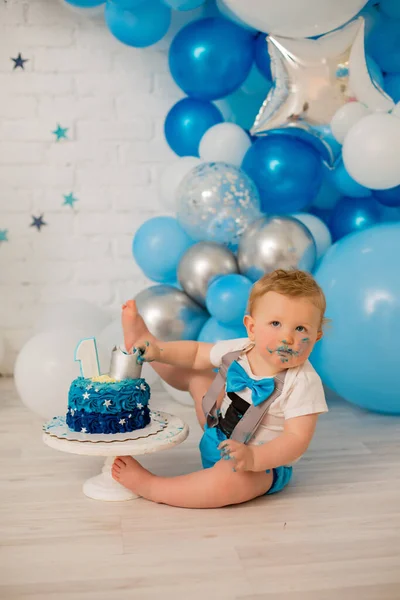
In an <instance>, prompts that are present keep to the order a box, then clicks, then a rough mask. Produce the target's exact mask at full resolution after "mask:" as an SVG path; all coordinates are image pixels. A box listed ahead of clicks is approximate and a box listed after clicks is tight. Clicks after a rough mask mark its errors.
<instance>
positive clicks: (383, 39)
mask: <svg viewBox="0 0 400 600" xmlns="http://www.w3.org/2000/svg"><path fill="white" fill-rule="evenodd" d="M399 39H400V19H399V20H397V19H388V18H385V17H382V18H381V19H380V21H379V22H378V24H377V26H376V27H374V28H373V30H372V32H371V34H370V35H369V37H368V40H367V45H366V47H367V52H368V54H369V55H370V56H371V57H372V58H373V59H374V60H375V61H376V62H377V63H378V65H379V66H380V68H381V69H382V71H385V72H387V73H400V43H399Z"/></svg>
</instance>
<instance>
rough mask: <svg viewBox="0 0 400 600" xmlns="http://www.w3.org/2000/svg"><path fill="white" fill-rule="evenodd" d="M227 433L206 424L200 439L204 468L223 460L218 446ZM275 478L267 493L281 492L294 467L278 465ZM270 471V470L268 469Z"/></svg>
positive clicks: (274, 472)
mask: <svg viewBox="0 0 400 600" xmlns="http://www.w3.org/2000/svg"><path fill="white" fill-rule="evenodd" d="M226 439H227V437H226V435H225V434H224V433H223V432H222V431H221V429H219V428H218V427H211V428H210V427H207V425H206V426H205V429H204V434H203V437H202V438H201V440H200V446H199V448H200V454H201V462H202V463H203V468H204V469H209V468H210V467H213V466H214V465H215V463H217V462H218V461H220V460H221V451H220V450H218V446H219V445H220V443H221V442H223V441H224V440H226ZM272 471H273V476H274V477H273V480H272V485H271V487H270V488H269V490H268V492H266V495H267V494H275V493H276V492H280V491H281V490H283V488H284V487H285V486H286V485H287V484H288V483H289V481H290V479H291V477H292V472H293V469H292V467H277V468H276V469H273V470H272ZM267 473H269V470H268V471H267Z"/></svg>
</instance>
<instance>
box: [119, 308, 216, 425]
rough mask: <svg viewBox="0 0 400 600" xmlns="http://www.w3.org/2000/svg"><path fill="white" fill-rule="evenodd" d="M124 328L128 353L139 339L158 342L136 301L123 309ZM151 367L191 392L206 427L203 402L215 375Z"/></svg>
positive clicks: (157, 365)
mask: <svg viewBox="0 0 400 600" xmlns="http://www.w3.org/2000/svg"><path fill="white" fill-rule="evenodd" d="M122 328H123V331H124V341H125V348H126V350H127V351H130V350H131V348H132V346H134V344H135V340H137V339H139V338H143V337H145V336H147V337H148V338H149V341H156V338H155V337H154V336H153V335H152V334H151V333H150V332H149V330H148V329H147V327H146V324H145V322H144V321H143V319H142V317H141V316H140V315H139V313H138V311H137V308H136V302H135V301H134V300H129V301H128V302H126V304H124V306H123V307H122ZM151 366H152V368H153V369H154V370H155V372H156V373H157V374H158V375H159V376H160V377H161V379H163V380H164V381H165V382H166V383H168V384H169V385H171V386H172V387H174V388H176V389H177V390H181V391H183V392H186V391H188V392H190V394H191V396H192V398H193V400H194V405H195V409H196V415H197V418H198V420H199V423H200V425H201V427H204V421H205V418H204V415H203V409H202V406H201V401H202V398H203V396H204V394H205V393H206V391H207V390H208V388H209V387H210V384H211V382H212V381H213V379H214V377H215V373H214V372H213V371H212V370H209V371H194V370H192V369H181V368H180V367H175V366H173V365H165V364H163V363H158V362H153V363H151Z"/></svg>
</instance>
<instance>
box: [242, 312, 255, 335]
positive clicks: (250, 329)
mask: <svg viewBox="0 0 400 600" xmlns="http://www.w3.org/2000/svg"><path fill="white" fill-rule="evenodd" d="M243 324H244V326H245V327H246V329H247V336H248V338H249V339H250V340H251V341H254V319H253V317H251V316H250V315H245V316H244V319H243Z"/></svg>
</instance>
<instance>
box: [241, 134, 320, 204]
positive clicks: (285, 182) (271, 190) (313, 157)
mask: <svg viewBox="0 0 400 600" xmlns="http://www.w3.org/2000/svg"><path fill="white" fill-rule="evenodd" d="M242 168H243V170H244V171H246V173H248V175H249V176H250V177H251V178H252V179H253V181H254V183H255V184H256V186H257V187H258V191H259V193H260V198H261V208H262V210H263V211H264V212H266V213H280V214H282V213H292V212H298V211H301V210H302V209H304V208H305V207H307V206H309V205H310V204H311V203H312V202H313V200H314V199H315V197H316V196H317V194H318V191H319V188H320V186H321V182H322V162H321V158H320V156H319V154H318V153H317V152H316V150H314V148H313V147H312V146H310V145H309V144H306V143H304V142H302V141H300V140H298V139H297V138H295V137H293V136H289V135H275V134H274V133H273V134H270V135H267V136H265V137H263V138H259V139H258V140H257V141H256V142H255V143H254V144H253V145H252V146H251V148H249V150H248V151H247V153H246V155H245V157H244V160H243V164H242Z"/></svg>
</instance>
